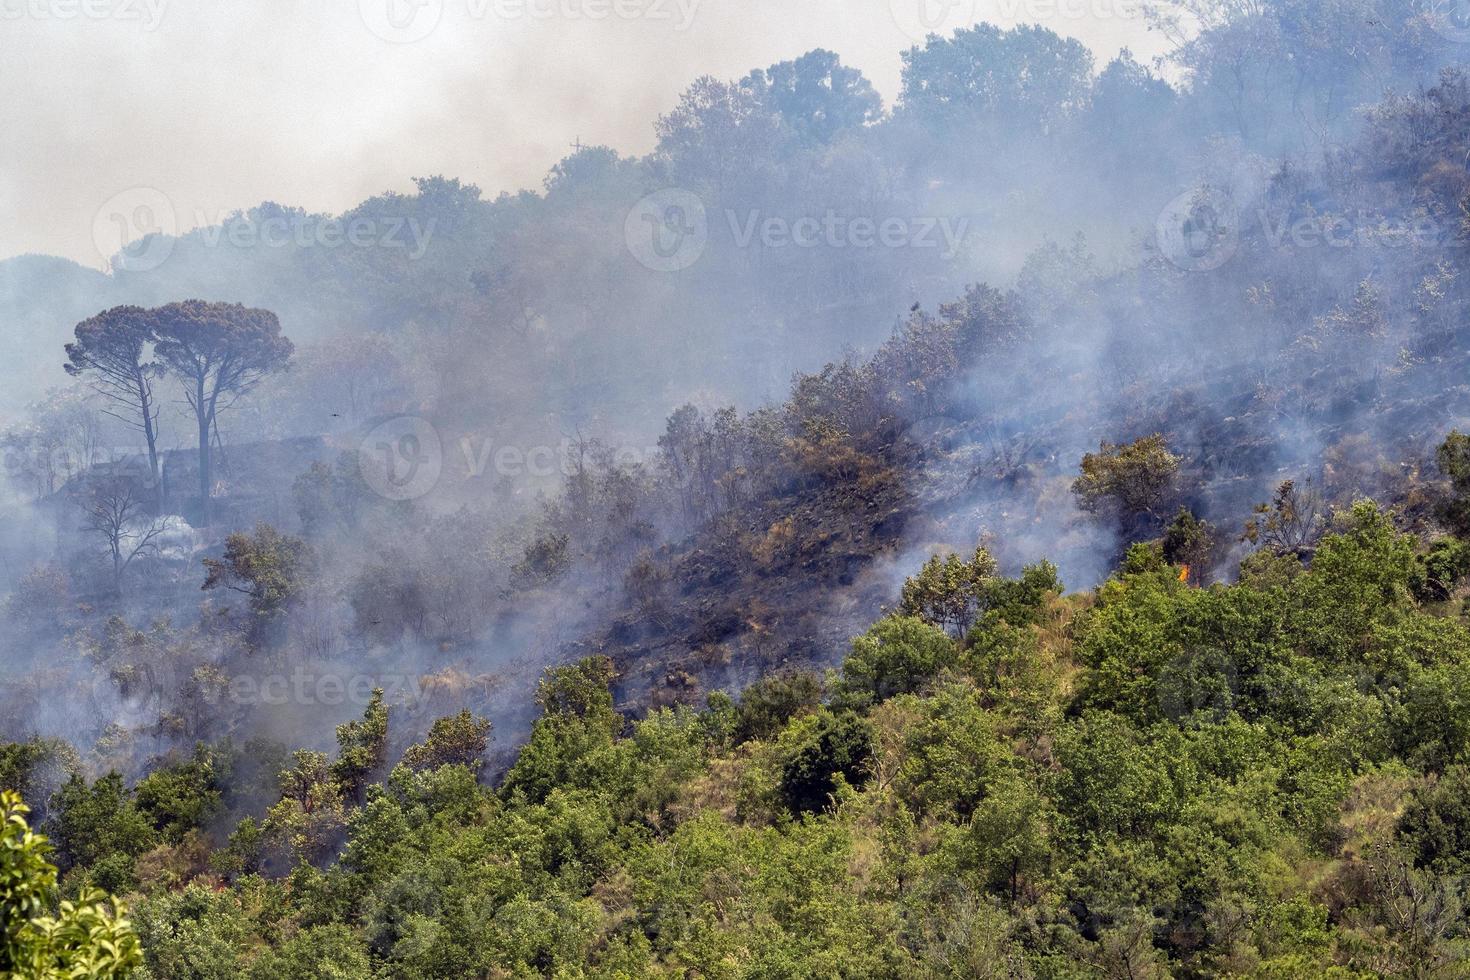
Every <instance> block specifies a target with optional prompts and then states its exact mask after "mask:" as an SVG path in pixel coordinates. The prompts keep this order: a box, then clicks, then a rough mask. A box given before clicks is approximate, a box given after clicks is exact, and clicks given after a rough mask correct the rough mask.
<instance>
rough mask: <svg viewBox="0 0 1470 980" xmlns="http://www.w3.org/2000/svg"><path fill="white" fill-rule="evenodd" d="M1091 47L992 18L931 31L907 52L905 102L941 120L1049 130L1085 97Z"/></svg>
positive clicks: (923, 114) (919, 113) (902, 100)
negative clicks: (947, 33)
mask: <svg viewBox="0 0 1470 980" xmlns="http://www.w3.org/2000/svg"><path fill="white" fill-rule="evenodd" d="M1091 79H1092V55H1091V53H1090V52H1088V50H1087V48H1086V47H1084V46H1083V45H1082V44H1081V43H1080V42H1078V41H1076V40H1073V39H1071V38H1063V37H1059V36H1058V35H1057V34H1055V33H1053V32H1052V31H1049V30H1047V29H1046V28H1044V27H1034V26H1030V25H1022V26H1020V27H1017V28H1015V29H1014V30H1009V31H1007V30H1004V29H1002V28H999V27H995V26H993V25H991V24H977V25H976V26H975V27H972V28H962V29H960V30H957V31H955V32H954V34H953V36H952V37H949V38H941V37H939V36H938V35H935V34H931V35H930V36H929V39H928V41H927V43H926V44H925V45H924V46H923V47H922V48H919V47H914V48H910V49H909V50H908V51H905V52H904V53H903V87H902V89H901V91H900V92H899V105H900V107H901V109H902V111H903V112H905V113H912V114H914V115H916V116H918V117H919V118H921V119H923V120H925V121H926V122H929V123H931V124H936V125H944V124H951V123H952V122H953V121H955V120H960V121H963V122H972V121H973V122H981V123H987V124H998V125H999V126H1001V127H1003V128H1007V129H1014V130H1023V131H1024V130H1031V131H1045V130H1046V128H1047V127H1048V126H1050V125H1052V124H1054V123H1056V122H1058V121H1060V120H1061V119H1064V118H1066V117H1067V116H1068V115H1070V114H1072V113H1074V112H1076V111H1077V110H1078V109H1080V108H1081V107H1082V106H1083V105H1084V104H1085V100H1086V97H1087V93H1088V89H1089V87H1090V85H1091Z"/></svg>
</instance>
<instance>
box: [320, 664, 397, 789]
mask: <svg viewBox="0 0 1470 980" xmlns="http://www.w3.org/2000/svg"><path fill="white" fill-rule="evenodd" d="M337 748H338V754H337V761H336V762H334V763H332V778H333V779H335V780H337V784H338V785H339V786H341V787H342V792H343V794H344V795H345V796H349V797H352V798H353V799H357V800H361V799H362V794H363V790H364V789H366V787H367V783H368V780H369V779H370V778H371V777H372V776H373V774H375V773H377V772H379V771H381V770H382V768H383V764H384V763H385V762H387V760H388V706H387V705H385V704H384V703H383V689H382V688H381V687H380V688H376V689H375V690H374V691H373V696H372V699H371V700H369V701H368V706H367V708H365V709H364V710H363V713H362V720H361V721H349V722H347V724H345V725H338V726H337Z"/></svg>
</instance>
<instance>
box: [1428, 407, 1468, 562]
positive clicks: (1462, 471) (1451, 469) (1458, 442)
mask: <svg viewBox="0 0 1470 980" xmlns="http://www.w3.org/2000/svg"><path fill="white" fill-rule="evenodd" d="M1434 458H1435V461H1436V462H1437V463H1438V464H1439V471H1440V472H1441V473H1443V474H1444V475H1445V476H1447V477H1449V481H1450V494H1449V497H1448V498H1447V499H1446V500H1445V502H1444V504H1443V508H1442V516H1443V518H1444V521H1445V523H1446V524H1448V525H1449V526H1450V527H1451V528H1452V529H1453V530H1454V532H1455V533H1456V534H1458V535H1459V536H1461V537H1470V434H1467V433H1464V432H1461V431H1459V430H1458V429H1451V430H1450V434H1449V435H1447V436H1445V440H1444V442H1442V443H1440V445H1439V448H1438V449H1437V450H1436V451H1435V455H1434Z"/></svg>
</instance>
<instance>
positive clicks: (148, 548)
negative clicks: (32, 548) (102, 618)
mask: <svg viewBox="0 0 1470 980" xmlns="http://www.w3.org/2000/svg"><path fill="white" fill-rule="evenodd" d="M76 499H77V504H78V505H79V506H80V507H81V508H82V515H83V518H82V519H83V525H82V526H83V527H84V528H85V529H86V530H87V531H90V532H92V534H93V535H95V536H96V537H97V538H98V539H100V541H101V544H102V553H103V554H104V555H106V556H107V557H108V558H109V559H110V560H111V563H112V588H113V591H114V592H115V593H116V594H117V595H122V580H123V573H124V572H126V571H127V570H128V567H129V566H131V565H132V564H133V562H134V560H136V559H137V558H139V557H140V556H143V555H147V554H152V553H155V552H157V550H158V544H157V541H156V539H157V538H158V536H159V535H161V534H163V533H165V532H166V531H168V530H169V529H170V528H171V527H172V526H173V521H172V520H171V519H170V518H168V517H166V516H165V517H155V518H148V517H147V516H146V514H145V513H144V502H143V499H142V495H141V494H140V493H139V492H138V487H137V484H136V483H135V482H134V481H132V480H130V479H128V478H127V477H126V476H122V475H118V476H103V477H100V478H97V479H94V480H90V481H88V484H87V486H86V487H85V488H84V489H83V490H82V491H81V492H80V493H78V494H77V498H76Z"/></svg>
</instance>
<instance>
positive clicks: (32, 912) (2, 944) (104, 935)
mask: <svg viewBox="0 0 1470 980" xmlns="http://www.w3.org/2000/svg"><path fill="white" fill-rule="evenodd" d="M28 812H30V811H29V808H28V807H27V806H26V805H25V804H24V803H22V802H21V800H20V797H19V796H18V795H16V794H15V793H12V792H9V791H4V792H0V821H3V822H0V974H3V975H4V976H7V977H16V978H18V980H106V978H122V977H126V976H128V975H130V974H131V973H132V972H133V971H134V969H135V968H136V967H137V966H138V965H139V964H140V963H141V962H142V954H141V951H140V949H139V945H138V937H137V935H136V934H135V933H134V932H133V927H132V924H131V923H130V922H129V921H128V920H127V918H126V909H125V908H124V906H123V904H122V903H121V902H119V901H118V900H117V899H115V898H109V897H108V896H106V895H104V894H103V893H102V892H100V891H96V890H92V889H85V890H83V891H82V893H81V894H80V895H78V896H77V897H76V898H75V899H74V900H69V901H61V902H59V903H57V902H56V868H55V867H54V866H53V865H51V864H50V863H49V862H48V861H47V860H46V855H47V844H46V838H45V837H42V836H41V835H39V834H35V833H32V832H31V829H30V827H29V826H28V825H27V823H26V814H27V813H28ZM52 909H54V912H53V911H51V910H52Z"/></svg>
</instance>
